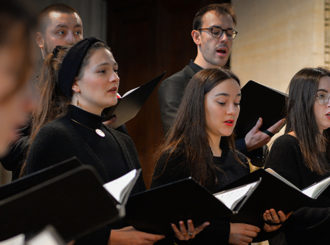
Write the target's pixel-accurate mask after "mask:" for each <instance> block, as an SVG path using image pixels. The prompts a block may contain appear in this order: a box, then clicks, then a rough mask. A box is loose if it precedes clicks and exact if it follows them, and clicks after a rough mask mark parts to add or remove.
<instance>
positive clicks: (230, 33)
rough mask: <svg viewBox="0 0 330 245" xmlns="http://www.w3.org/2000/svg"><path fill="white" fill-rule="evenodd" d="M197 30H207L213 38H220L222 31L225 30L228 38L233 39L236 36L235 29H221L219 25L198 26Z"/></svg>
mask: <svg viewBox="0 0 330 245" xmlns="http://www.w3.org/2000/svg"><path fill="white" fill-rule="evenodd" d="M198 30H199V31H208V32H209V33H211V35H212V36H213V37H214V38H221V37H222V35H223V33H224V32H226V35H227V37H228V39H230V40H233V39H234V38H235V37H236V36H237V33H238V32H237V31H236V30H234V29H233V28H228V29H222V28H221V27H220V26H211V27H208V28H199V29H198Z"/></svg>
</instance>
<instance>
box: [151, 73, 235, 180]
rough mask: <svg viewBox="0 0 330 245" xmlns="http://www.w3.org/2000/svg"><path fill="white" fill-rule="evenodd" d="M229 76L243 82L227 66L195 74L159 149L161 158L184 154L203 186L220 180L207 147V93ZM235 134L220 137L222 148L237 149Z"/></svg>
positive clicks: (209, 149)
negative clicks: (205, 101)
mask: <svg viewBox="0 0 330 245" xmlns="http://www.w3.org/2000/svg"><path fill="white" fill-rule="evenodd" d="M227 79H234V80H235V81H237V83H238V84H240V81H239V79H238V78H237V77H236V76H235V75H234V74H233V73H232V72H230V71H229V70H225V69H204V70H202V71H200V72H198V73H196V74H195V75H194V76H193V77H192V79H191V80H190V82H189V83H188V85H187V87H186V89H185V93H184V95H183V98H182V102H181V104H180V107H179V109H178V113H177V116H176V118H175V120H174V123H173V126H172V127H171V128H170V130H169V132H168V134H167V136H166V139H165V142H164V144H163V145H162V147H161V148H160V150H159V156H158V159H160V158H161V157H164V156H166V160H165V161H166V162H168V160H169V159H170V158H172V157H174V156H177V155H181V156H183V159H184V162H185V163H184V164H185V166H186V167H187V168H188V169H189V171H190V174H191V176H192V177H193V178H194V179H195V180H197V181H199V182H200V184H202V185H204V186H212V185H214V184H216V183H217V177H216V170H217V169H216V166H215V164H213V154H212V151H211V148H210V147H207V146H209V141H208V135H207V133H206V119H205V107H204V100H205V95H206V94H207V93H208V92H210V91H211V90H212V89H213V88H214V87H216V86H217V85H218V84H220V83H221V82H223V81H225V80H227ZM233 137H234V136H233V135H231V136H229V137H221V148H226V147H227V148H230V149H233V150H234V149H235V146H234V139H233ZM219 147H220V146H219ZM165 167H166V164H165ZM156 178H157V176H156Z"/></svg>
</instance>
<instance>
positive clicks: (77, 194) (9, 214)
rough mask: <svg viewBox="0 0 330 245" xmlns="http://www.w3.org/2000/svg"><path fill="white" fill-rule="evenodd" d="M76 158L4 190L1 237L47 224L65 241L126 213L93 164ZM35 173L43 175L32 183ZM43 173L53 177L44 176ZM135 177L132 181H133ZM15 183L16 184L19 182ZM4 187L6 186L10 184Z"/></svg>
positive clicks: (32, 229) (0, 216) (0, 204)
mask: <svg viewBox="0 0 330 245" xmlns="http://www.w3.org/2000/svg"><path fill="white" fill-rule="evenodd" d="M76 161H77V160H76V159H74V160H73V162H72V161H68V162H66V164H68V165H66V164H65V163H64V164H63V165H61V166H60V167H59V166H54V167H50V168H47V169H45V170H42V171H40V172H38V173H35V174H33V175H31V176H26V177H25V178H24V179H22V180H18V182H19V181H21V182H20V184H21V185H22V184H23V183H24V182H25V183H28V184H27V185H28V186H29V187H28V188H21V189H20V191H18V192H16V193H15V194H13V195H9V194H8V193H9V192H8V191H6V193H7V194H6V195H3V196H2V197H3V198H1V199H0V220H1V222H0V230H1V232H0V240H4V239H7V238H9V237H12V236H15V235H17V234H21V233H23V234H25V233H26V234H29V233H32V234H34V233H36V232H38V231H40V230H41V229H42V228H44V227H45V226H46V225H52V226H54V228H55V229H56V230H57V231H58V232H59V234H60V235H61V237H63V239H64V240H65V241H70V240H74V239H77V238H79V237H80V236H82V235H85V234H88V233H90V232H92V231H94V230H96V229H98V228H100V227H102V226H105V225H107V224H110V223H111V222H114V221H117V220H118V219H120V218H122V217H123V216H124V215H125V208H124V206H125V203H120V202H119V201H117V200H116V198H115V197H113V196H112V195H111V194H110V192H109V191H108V190H106V188H105V187H104V186H103V184H102V180H101V179H100V177H99V176H98V174H97V173H96V171H95V170H94V168H93V167H91V166H88V165H80V166H77V165H78V164H77V162H76ZM74 166H75V167H74ZM59 168H60V170H59ZM62 170H63V171H64V172H62ZM55 172H56V173H55ZM60 172H62V173H60ZM59 173H60V174H59ZM137 173H138V174H139V172H138V171H137ZM138 174H137V175H138ZM38 176H42V178H44V179H43V181H42V182H39V183H37V184H35V183H36V182H37V179H38ZM45 176H48V177H49V176H53V177H50V178H48V179H47V178H46V177H45ZM136 178H137V176H135V177H134V179H133V180H132V181H131V182H132V183H133V185H134V183H135V181H136ZM31 179H33V180H32V181H31ZM32 182H34V183H32ZM14 185H16V187H17V186H19V185H18V183H14ZM128 186H129V184H128ZM16 187H15V188H16ZM6 188H7V189H9V188H10V184H9V186H7V187H6ZM15 188H14V189H15ZM126 189H127V188H126ZM128 189H129V190H130V189H131V188H128ZM15 191H16V189H15ZM15 191H13V192H15ZM0 193H1V188H0Z"/></svg>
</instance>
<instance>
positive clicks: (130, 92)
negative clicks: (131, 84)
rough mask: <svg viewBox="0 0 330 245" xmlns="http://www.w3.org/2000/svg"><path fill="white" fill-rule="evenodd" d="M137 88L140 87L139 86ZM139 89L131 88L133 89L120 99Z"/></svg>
mask: <svg viewBox="0 0 330 245" xmlns="http://www.w3.org/2000/svg"><path fill="white" fill-rule="evenodd" d="M139 87H140V86H139ZM139 87H136V88H133V89H131V90H129V91H127V92H126V93H125V94H124V95H123V96H122V98H124V97H125V96H127V95H129V94H130V93H132V92H134V91H135V90H137V89H138V88H139Z"/></svg>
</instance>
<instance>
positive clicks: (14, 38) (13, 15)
mask: <svg viewBox="0 0 330 245" xmlns="http://www.w3.org/2000/svg"><path fill="white" fill-rule="evenodd" d="M35 24H36V20H35V19H34V17H33V16H32V15H31V14H30V13H29V12H28V11H27V10H26V9H25V8H24V7H23V6H22V5H21V4H19V3H18V2H16V1H3V0H0V155H1V156H2V155H4V154H5V153H6V152H7V150H8V147H9V145H10V144H11V143H12V142H13V141H15V139H16V138H17V137H18V135H17V134H18V132H17V131H18V128H19V127H20V126H22V125H24V124H25V122H26V120H27V119H28V113H29V111H30V110H32V106H33V101H32V97H31V94H30V92H31V90H30V87H29V86H30V85H29V84H28V78H29V76H30V75H31V72H32V65H33V62H34V60H33V52H32V50H33V49H32V33H33V31H34V27H35Z"/></svg>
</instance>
